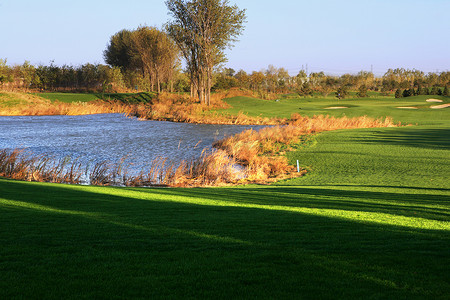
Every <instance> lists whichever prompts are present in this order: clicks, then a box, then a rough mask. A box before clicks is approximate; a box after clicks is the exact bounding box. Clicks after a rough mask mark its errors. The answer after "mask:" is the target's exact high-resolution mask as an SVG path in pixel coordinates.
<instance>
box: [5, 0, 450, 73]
mask: <svg viewBox="0 0 450 300" xmlns="http://www.w3.org/2000/svg"><path fill="white" fill-rule="evenodd" d="M230 3H232V4H237V5H238V6H239V7H240V8H245V9H246V10H247V24H246V30H245V31H244V33H243V35H242V36H241V38H240V41H239V42H238V43H236V44H235V47H234V48H233V49H232V50H231V51H228V54H227V56H228V63H227V67H231V68H233V69H235V70H239V69H244V70H246V71H253V70H261V69H264V68H267V66H268V65H269V64H272V65H274V66H276V67H284V68H286V69H288V70H289V72H290V73H291V75H294V74H296V73H298V71H299V70H300V69H301V68H302V65H303V66H304V67H306V64H307V65H308V70H309V71H321V70H323V71H325V72H326V73H329V74H343V73H347V72H349V73H356V72H358V71H360V70H367V71H369V70H370V69H371V66H373V70H374V72H375V73H376V74H383V73H384V72H385V71H386V70H387V69H388V68H397V67H404V68H410V69H412V68H416V69H420V70H423V71H425V72H430V71H433V72H435V71H443V70H450V34H449V32H450V18H449V17H448V12H449V11H450V0H371V1H366V0H359V1H357V0H348V1H345V0H342V1H333V0H309V1H303V0H298V1H289V0H277V1H273V0H259V1H257V0H230ZM168 19H169V16H168V15H167V9H166V6H165V4H164V0H128V1H119V0H90V1H87V0H77V1H66V0H59V1H58V0H39V1H38V0H33V1H31V0H0V28H1V31H2V37H1V39H0V58H6V59H8V64H22V63H23V62H24V61H25V60H28V61H31V63H33V64H49V63H50V61H52V60H54V62H55V64H58V65H62V64H70V65H80V64H84V63H87V62H90V63H104V61H103V54H102V53H103V50H104V49H105V47H106V45H107V43H108V41H109V38H110V36H111V35H113V34H114V33H116V32H117V31H119V30H121V29H124V28H127V29H133V28H136V27H137V26H139V25H150V26H157V27H161V25H162V24H163V23H165V22H167V20H168Z"/></svg>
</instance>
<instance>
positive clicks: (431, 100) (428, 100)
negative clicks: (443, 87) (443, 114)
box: [427, 99, 444, 102]
mask: <svg viewBox="0 0 450 300" xmlns="http://www.w3.org/2000/svg"><path fill="white" fill-rule="evenodd" d="M427 102H444V101H442V100H439V99H427Z"/></svg>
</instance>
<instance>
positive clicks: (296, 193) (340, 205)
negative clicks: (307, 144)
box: [162, 186, 450, 221]
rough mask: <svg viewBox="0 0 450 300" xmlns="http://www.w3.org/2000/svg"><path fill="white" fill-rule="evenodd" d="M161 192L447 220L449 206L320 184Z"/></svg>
mask: <svg viewBox="0 0 450 300" xmlns="http://www.w3.org/2000/svg"><path fill="white" fill-rule="evenodd" d="M162 193H165V194H172V195H179V196H181V195H183V196H187V195H189V196H190V197H193V198H195V197H202V198H206V199H210V200H223V199H229V200H230V201H238V202H240V203H247V204H259V205H281V206H288V207H304V208H321V209H339V210H347V211H365V212H380V213H389V214H392V215H399V216H407V217H422V218H428V219H433V220H442V221H448V220H449V219H450V209H444V208H439V207H433V205H438V206H440V207H442V206H448V204H449V203H450V196H446V195H432V194H420V193H414V194H413V193H392V192H375V191H354V190H347V189H342V190H340V189H326V188H322V187H320V188H305V187H298V188H293V187H289V186H287V187H278V186H271V187H264V188H259V189H258V188H257V189H254V188H245V189H244V188H243V189H214V190H213V192H211V189H208V190H204V189H186V190H180V189H168V190H164V191H162ZM268 200H270V201H268ZM225 201H226V200H225Z"/></svg>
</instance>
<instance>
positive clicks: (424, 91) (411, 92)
mask: <svg viewBox="0 0 450 300" xmlns="http://www.w3.org/2000/svg"><path fill="white" fill-rule="evenodd" d="M417 95H439V96H450V92H449V88H448V86H445V87H444V89H441V88H440V87H437V86H433V87H432V88H431V89H429V88H428V87H422V86H419V87H418V88H417V89H414V88H410V89H404V90H402V89H397V90H396V91H395V98H403V97H411V96H417Z"/></svg>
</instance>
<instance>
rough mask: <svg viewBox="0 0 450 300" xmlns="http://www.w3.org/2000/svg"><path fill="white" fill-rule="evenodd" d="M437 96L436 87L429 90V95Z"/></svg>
mask: <svg viewBox="0 0 450 300" xmlns="http://www.w3.org/2000/svg"><path fill="white" fill-rule="evenodd" d="M437 94H438V87H437V86H433V87H432V88H431V91H430V95H437Z"/></svg>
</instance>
